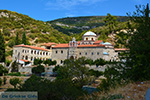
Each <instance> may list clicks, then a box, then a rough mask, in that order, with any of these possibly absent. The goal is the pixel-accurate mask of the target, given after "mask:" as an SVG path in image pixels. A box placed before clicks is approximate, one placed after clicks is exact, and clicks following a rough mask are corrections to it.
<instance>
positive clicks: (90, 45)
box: [78, 44, 105, 48]
mask: <svg viewBox="0 0 150 100" xmlns="http://www.w3.org/2000/svg"><path fill="white" fill-rule="evenodd" d="M78 47H79V48H80V47H105V45H102V44H99V45H92V44H89V45H88V44H87V45H84V44H83V45H78Z"/></svg>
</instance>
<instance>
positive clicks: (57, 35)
mask: <svg viewBox="0 0 150 100" xmlns="http://www.w3.org/2000/svg"><path fill="white" fill-rule="evenodd" d="M0 29H1V30H2V32H3V34H4V38H5V40H6V41H9V42H10V41H11V42H12V41H13V40H14V39H15V38H14V37H15V36H16V33H17V32H18V33H19V37H20V38H21V37H22V34H23V32H25V33H26V36H27V39H28V41H30V43H31V44H34V43H42V42H57V43H58V42H62V43H64V42H68V40H69V37H68V36H67V35H65V34H62V33H61V32H59V31H57V30H55V29H54V28H52V27H51V24H49V23H46V22H43V21H38V20H35V19H33V18H30V17H29V16H27V15H23V14H19V13H17V12H12V11H8V10H0ZM11 44H13V43H11Z"/></svg>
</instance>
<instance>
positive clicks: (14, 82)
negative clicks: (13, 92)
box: [9, 78, 21, 89]
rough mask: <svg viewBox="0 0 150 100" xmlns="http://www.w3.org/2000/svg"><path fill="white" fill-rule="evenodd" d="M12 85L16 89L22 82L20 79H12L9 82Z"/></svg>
mask: <svg viewBox="0 0 150 100" xmlns="http://www.w3.org/2000/svg"><path fill="white" fill-rule="evenodd" d="M9 82H10V84H11V85H13V86H14V88H15V89H16V86H17V84H20V83H21V80H19V78H12V79H10V80H9Z"/></svg>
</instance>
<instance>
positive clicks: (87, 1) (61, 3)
mask: <svg viewBox="0 0 150 100" xmlns="http://www.w3.org/2000/svg"><path fill="white" fill-rule="evenodd" d="M100 1H104V0H50V1H48V2H47V3H46V7H47V8H46V9H58V10H71V9H73V8H75V7H77V6H90V5H93V4H96V3H98V2H100Z"/></svg>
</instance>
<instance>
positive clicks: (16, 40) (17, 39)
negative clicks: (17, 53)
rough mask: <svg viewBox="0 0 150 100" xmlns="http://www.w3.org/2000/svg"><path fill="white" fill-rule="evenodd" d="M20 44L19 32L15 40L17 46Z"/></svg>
mask: <svg viewBox="0 0 150 100" xmlns="http://www.w3.org/2000/svg"><path fill="white" fill-rule="evenodd" d="M18 44H19V38H18V32H17V34H16V39H15V45H18Z"/></svg>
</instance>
